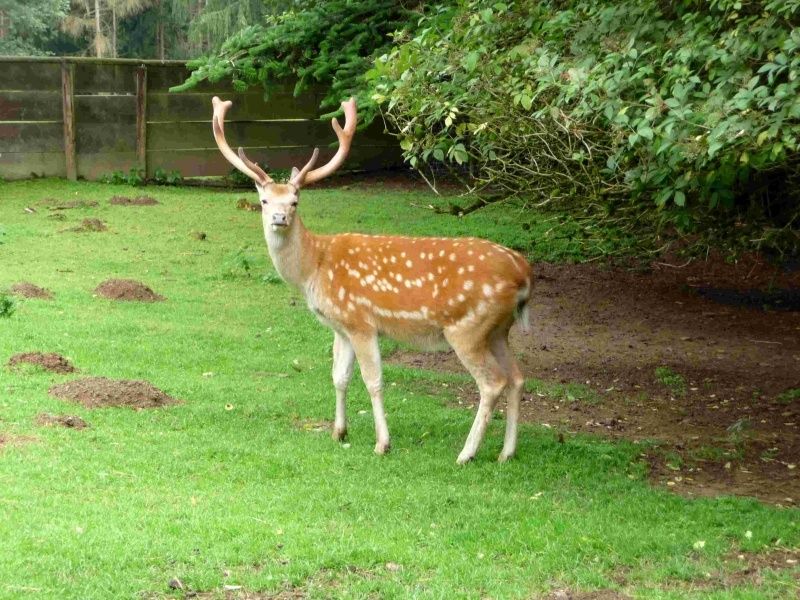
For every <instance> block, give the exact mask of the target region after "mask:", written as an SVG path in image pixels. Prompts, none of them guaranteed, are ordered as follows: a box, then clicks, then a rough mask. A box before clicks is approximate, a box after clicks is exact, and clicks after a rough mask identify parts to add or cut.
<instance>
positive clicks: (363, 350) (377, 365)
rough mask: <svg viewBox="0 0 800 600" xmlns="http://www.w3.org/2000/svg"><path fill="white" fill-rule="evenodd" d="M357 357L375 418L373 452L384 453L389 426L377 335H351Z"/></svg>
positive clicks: (387, 447) (387, 441)
mask: <svg viewBox="0 0 800 600" xmlns="http://www.w3.org/2000/svg"><path fill="white" fill-rule="evenodd" d="M350 342H351V343H352V345H353V349H354V350H355V353H356V358H358V366H359V368H360V369H361V377H362V379H363V380H364V385H366V386H367V391H368V392H369V397H370V399H371V400H372V416H373V418H374V419H375V440H376V441H375V453H376V454H386V452H387V451H388V450H389V427H388V426H387V425H386V414H385V413H384V412H383V374H382V372H381V353H380V349H379V347H378V336H377V335H371V336H367V335H362V336H353V337H351V339H350Z"/></svg>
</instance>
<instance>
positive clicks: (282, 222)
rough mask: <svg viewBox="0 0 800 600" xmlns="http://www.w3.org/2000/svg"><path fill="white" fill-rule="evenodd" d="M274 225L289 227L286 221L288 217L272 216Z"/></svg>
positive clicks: (279, 214) (274, 214)
mask: <svg viewBox="0 0 800 600" xmlns="http://www.w3.org/2000/svg"><path fill="white" fill-rule="evenodd" d="M272 224H273V225H288V222H287V220H286V215H285V214H283V213H273V214H272Z"/></svg>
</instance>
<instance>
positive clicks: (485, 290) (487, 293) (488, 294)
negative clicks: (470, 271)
mask: <svg viewBox="0 0 800 600" xmlns="http://www.w3.org/2000/svg"><path fill="white" fill-rule="evenodd" d="M481 289H482V290H483V295H484V296H486V297H487V298H491V297H492V296H494V290H493V289H492V286H491V285H489V284H488V283H484V284H483V287H482V288H481Z"/></svg>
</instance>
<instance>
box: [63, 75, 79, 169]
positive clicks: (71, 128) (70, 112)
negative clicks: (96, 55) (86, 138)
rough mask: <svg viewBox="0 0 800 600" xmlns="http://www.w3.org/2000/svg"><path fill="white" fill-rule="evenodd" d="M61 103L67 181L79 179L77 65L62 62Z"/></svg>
mask: <svg viewBox="0 0 800 600" xmlns="http://www.w3.org/2000/svg"><path fill="white" fill-rule="evenodd" d="M61 101H62V106H63V110H64V161H65V163H66V167H67V179H70V180H72V181H76V180H77V179H78V166H77V163H76V160H75V65H74V64H72V63H67V61H62V62H61Z"/></svg>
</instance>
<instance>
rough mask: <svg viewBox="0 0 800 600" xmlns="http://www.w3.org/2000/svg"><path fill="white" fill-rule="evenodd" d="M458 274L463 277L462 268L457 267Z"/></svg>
mask: <svg viewBox="0 0 800 600" xmlns="http://www.w3.org/2000/svg"><path fill="white" fill-rule="evenodd" d="M458 274H459V275H463V274H464V267H458Z"/></svg>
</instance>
